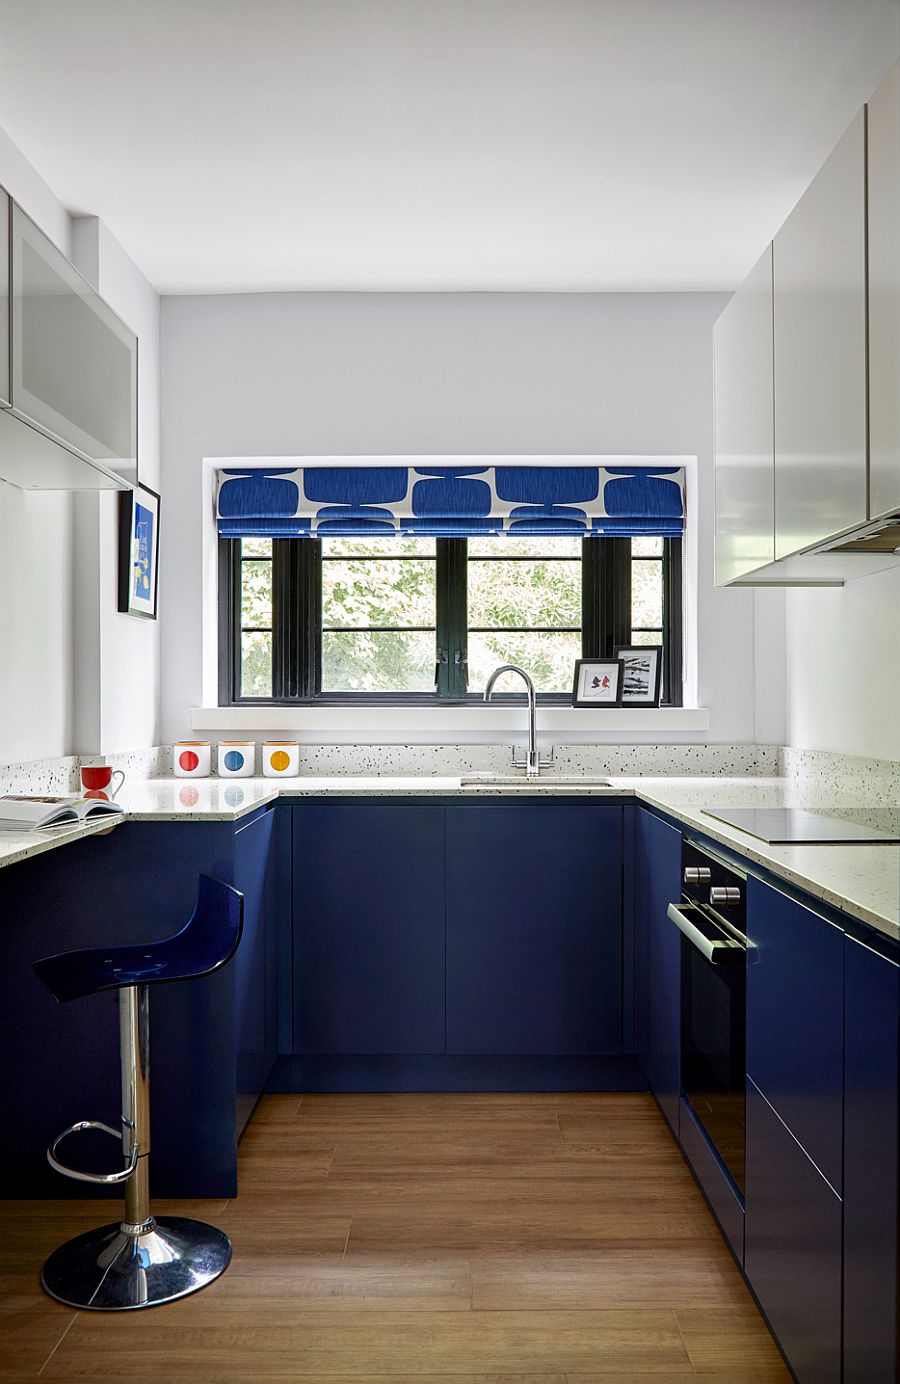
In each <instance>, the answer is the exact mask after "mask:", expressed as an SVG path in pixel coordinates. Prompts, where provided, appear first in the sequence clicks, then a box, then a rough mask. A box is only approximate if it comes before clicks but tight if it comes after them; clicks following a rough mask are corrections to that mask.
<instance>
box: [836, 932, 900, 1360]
mask: <svg viewBox="0 0 900 1384" xmlns="http://www.w3.org/2000/svg"><path fill="white" fill-rule="evenodd" d="M844 948H845V951H844V987H845V989H844V993H845V1053H844V1061H845V1078H844V1079H845V1089H844V1379H845V1380H846V1381H847V1384H881V1381H882V1380H887V1379H896V1378H897V1373H898V1366H900V1358H898V1324H897V1312H898V1287H900V1285H898V1273H897V1250H898V1238H897V1237H898V1186H897V1166H898V1155H900V1137H898V1108H897V1102H898V1091H900V965H898V963H897V961H896V960H890V959H888V958H887V957H884V956H880V955H878V954H877V953H876V952H874V951H872V950H871V949H870V948H869V947H866V946H865V945H863V944H862V943H860V942H857V941H855V940H854V939H853V938H851V937H847V938H846V939H845V943H844Z"/></svg>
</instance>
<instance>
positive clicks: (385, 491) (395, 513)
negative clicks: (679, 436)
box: [216, 466, 684, 538]
mask: <svg viewBox="0 0 900 1384" xmlns="http://www.w3.org/2000/svg"><path fill="white" fill-rule="evenodd" d="M216 513H217V519H218V527H219V533H220V534H221V535H222V536H223V537H224V538H249V537H262V536H266V537H275V538H316V537H321V536H324V535H342V534H344V535H356V536H359V535H362V534H378V533H384V534H391V533H401V534H421V535H423V536H426V537H436V538H460V537H462V538H464V537H466V536H467V535H469V536H471V535H475V534H491V533H496V534H545V535H548V536H549V535H556V534H574V535H578V534H581V535H585V536H589V535H598V536H603V535H608V536H611V537H613V538H628V537H633V536H635V535H640V534H649V535H653V536H656V537H664V538H672V537H677V536H678V535H679V534H681V533H682V532H683V529H684V471H683V469H681V468H679V467H641V466H610V467H604V466H471V467H469V466H409V467H407V466H315V467H313V466H308V467H278V468H268V469H265V470H256V469H252V468H249V467H248V468H245V469H238V468H235V469H233V470H232V469H229V470H226V471H220V472H219V475H218V486H217V492H216Z"/></svg>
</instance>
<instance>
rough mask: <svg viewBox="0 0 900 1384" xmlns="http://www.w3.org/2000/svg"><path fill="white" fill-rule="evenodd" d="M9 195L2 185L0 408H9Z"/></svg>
mask: <svg viewBox="0 0 900 1384" xmlns="http://www.w3.org/2000/svg"><path fill="white" fill-rule="evenodd" d="M8 322H9V197H8V196H7V194H6V193H5V192H4V191H3V188H2V187H0V408H8V407H9V401H10V389H9V332H8V331H6V330H4V328H5V326H6V324H7V323H8Z"/></svg>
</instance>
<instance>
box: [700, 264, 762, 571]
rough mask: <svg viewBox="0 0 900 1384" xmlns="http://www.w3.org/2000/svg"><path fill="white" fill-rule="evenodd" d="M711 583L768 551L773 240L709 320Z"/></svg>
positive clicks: (751, 566)
mask: <svg viewBox="0 0 900 1384" xmlns="http://www.w3.org/2000/svg"><path fill="white" fill-rule="evenodd" d="M713 342H714V361H715V395H716V582H717V584H718V585H720V586H722V585H725V584H727V583H728V582H731V581H734V580H735V579H737V578H739V577H741V576H743V575H744V574H745V573H747V572H752V571H754V570H755V569H756V568H758V567H762V566H764V565H765V564H766V563H769V562H772V561H774V558H775V444H774V418H773V394H772V247H771V245H769V246H767V247H766V249H765V251H764V253H763V255H762V257H761V258H760V259H759V260H758V262H757V263H756V265H754V267H753V269H751V271H750V273H749V275H748V276H747V278H746V279H745V281H744V283H743V284H742V285H741V287H740V288H739V289H738V291H737V293H735V295H734V297H733V298H732V299H731V302H730V303H729V304H728V306H727V307H726V308H725V310H724V312H723V313H722V315H721V317H720V318H719V319H718V321H717V322H716V325H715V330H714V333H713Z"/></svg>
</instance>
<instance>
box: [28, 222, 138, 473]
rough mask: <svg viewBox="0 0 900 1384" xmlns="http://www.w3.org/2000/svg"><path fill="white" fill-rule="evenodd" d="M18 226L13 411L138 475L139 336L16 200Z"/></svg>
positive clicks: (110, 466)
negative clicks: (137, 336)
mask: <svg viewBox="0 0 900 1384" xmlns="http://www.w3.org/2000/svg"><path fill="white" fill-rule="evenodd" d="M11 233H12V256H11V259H12V285H11V287H12V343H11V344H12V409H13V412H14V413H15V414H16V416H17V417H19V418H21V419H22V420H24V421H25V422H27V423H30V424H32V425H34V426H35V427H37V428H38V429H40V431H41V432H42V433H44V434H45V435H46V436H48V437H51V438H54V439H56V440H57V441H58V442H60V443H62V445H63V446H64V447H65V448H67V449H69V450H70V451H72V452H74V453H75V455H76V456H79V457H83V458H85V459H86V460H87V461H90V462H95V463H98V464H99V465H100V466H101V467H102V468H103V469H104V471H105V472H106V473H107V475H109V474H111V475H112V476H114V477H118V478H121V480H123V481H125V482H127V483H128V484H130V485H133V484H135V483H136V481H137V338H136V337H135V335H134V333H133V332H131V331H129V329H128V327H126V325H125V323H124V322H122V321H121V319H120V318H119V317H117V316H116V314H115V313H114V312H113V311H112V309H111V308H110V307H108V306H107V304H106V303H104V301H103V299H102V298H100V297H99V296H98V294H97V293H96V292H95V291H94V289H93V288H92V287H91V285H90V284H89V283H88V282H87V280H86V279H83V278H82V277H81V275H80V274H79V273H78V271H77V270H76V269H74V268H73V267H72V265H71V264H69V262H68V260H67V259H66V258H65V256H64V255H63V254H61V253H60V251H59V250H58V249H57V248H56V246H55V245H54V244H53V243H52V241H50V240H48V238H47V237H46V236H45V235H44V234H43V232H42V231H41V230H40V229H39V228H38V227H37V226H36V225H35V224H34V222H33V221H31V220H30V219H29V217H27V216H26V215H25V213H24V212H23V211H22V210H21V209H20V208H19V207H17V206H15V205H14V206H13V215H12V223H11ZM97 483H98V484H102V483H103V477H102V476H100V477H98V478H97Z"/></svg>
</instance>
